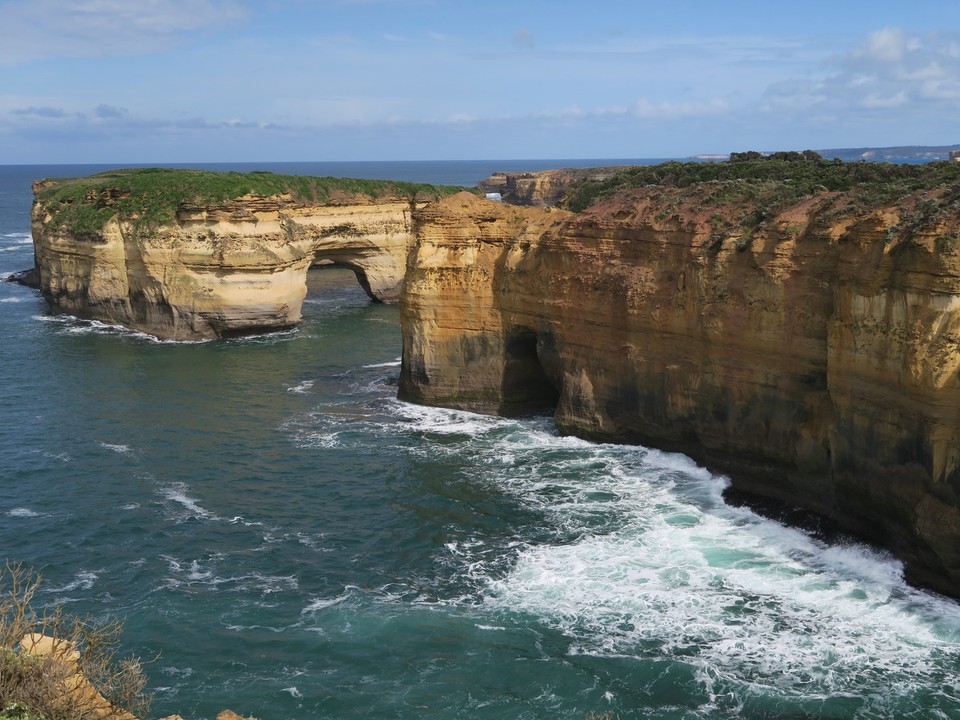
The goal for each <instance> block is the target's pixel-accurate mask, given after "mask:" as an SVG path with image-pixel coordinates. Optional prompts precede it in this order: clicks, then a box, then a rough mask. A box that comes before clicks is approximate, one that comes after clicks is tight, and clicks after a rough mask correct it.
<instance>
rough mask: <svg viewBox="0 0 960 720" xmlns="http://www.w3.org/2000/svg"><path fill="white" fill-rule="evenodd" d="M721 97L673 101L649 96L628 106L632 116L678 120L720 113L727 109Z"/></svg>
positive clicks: (644, 118) (642, 118)
mask: <svg viewBox="0 0 960 720" xmlns="http://www.w3.org/2000/svg"><path fill="white" fill-rule="evenodd" d="M729 109H730V108H729V107H728V105H727V103H726V102H725V101H724V100H723V99H722V98H712V99H710V100H706V101H698V100H691V101H684V102H673V101H670V100H660V101H656V102H655V101H652V100H650V99H649V98H645V97H643V98H640V99H638V100H637V101H636V102H635V103H634V104H633V106H632V107H631V108H630V112H631V113H632V114H633V116H634V117H636V118H639V119H640V120H679V119H680V118H692V117H704V116H710V115H722V114H725V113H727V112H728V111H729Z"/></svg>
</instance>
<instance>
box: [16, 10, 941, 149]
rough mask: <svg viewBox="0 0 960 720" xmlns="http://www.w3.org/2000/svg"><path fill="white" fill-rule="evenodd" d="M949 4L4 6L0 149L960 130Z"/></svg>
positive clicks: (609, 144) (372, 145)
mask: <svg viewBox="0 0 960 720" xmlns="http://www.w3.org/2000/svg"><path fill="white" fill-rule="evenodd" d="M958 118H960V3H958V2H955V0H910V1H909V2H908V1H905V0H869V1H862V0H830V1H824V0H804V1H803V2H793V1H791V2H783V1H782V0H765V1H764V2H759V1H756V2H755V1H754V0H724V1H722V2H721V1H720V0H657V1H656V2H649V1H648V0H609V1H606V0H581V1H579V2H568V1H567V0H549V1H548V0H486V1H484V0H261V1H259V2H255V1H254V0H72V1H71V0H0V164H33V163H151V162H157V163H159V162H167V163H178V162H183V163H190V162H272V161H275V162H278V161H326V160H330V161H333V160H337V161H339V160H464V159H552V158H567V159H572V158H597V159H602V158H610V159H616V158H667V157H687V156H691V155H698V154H712V153H718V154H721V153H728V152H731V151H742V150H761V151H771V150H803V149H807V148H812V149H823V148H839V147H866V146H888V145H951V144H954V143H957V144H960V123H958Z"/></svg>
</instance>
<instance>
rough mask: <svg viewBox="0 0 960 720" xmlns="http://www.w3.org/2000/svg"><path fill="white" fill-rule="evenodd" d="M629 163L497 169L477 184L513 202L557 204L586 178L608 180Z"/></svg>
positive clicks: (533, 204)
mask: <svg viewBox="0 0 960 720" xmlns="http://www.w3.org/2000/svg"><path fill="white" fill-rule="evenodd" d="M625 167H626V166H610V167H595V168H562V169H557V170H542V171H540V172H496V173H493V174H492V175H491V176H490V177H488V178H486V179H485V180H481V181H480V182H478V183H477V187H478V188H480V189H481V190H482V191H483V192H485V193H500V196H501V197H502V198H503V201H504V202H506V203H509V204H511V205H530V206H532V207H553V206H555V205H557V204H558V203H560V202H561V201H562V200H563V199H564V198H565V197H566V196H567V194H568V193H569V192H570V190H571V189H572V188H574V187H575V186H576V185H577V184H579V183H581V182H583V181H584V180H593V181H600V180H605V179H607V178H609V177H611V176H613V175H615V174H616V173H617V172H618V171H620V170H623V169H625Z"/></svg>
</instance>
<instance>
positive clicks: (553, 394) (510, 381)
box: [500, 329, 560, 416]
mask: <svg viewBox="0 0 960 720" xmlns="http://www.w3.org/2000/svg"><path fill="white" fill-rule="evenodd" d="M550 339H551V338H549V337H547V336H540V335H538V334H537V333H536V332H534V331H533V330H529V329H517V330H512V331H510V332H508V333H507V334H506V337H505V338H504V366H503V382H502V385H501V397H502V405H501V408H500V411H501V412H502V413H503V414H504V415H509V416H519V415H540V414H544V413H552V412H553V411H554V410H555V409H556V407H557V402H558V400H559V399H560V389H559V388H560V383H559V381H558V380H559V379H558V378H554V377H552V376H551V373H549V372H548V368H549V367H550V365H551V363H549V360H548V362H547V363H546V364H545V363H544V359H548V358H549V355H550V352H551V350H552V347H553V343H552V342H550Z"/></svg>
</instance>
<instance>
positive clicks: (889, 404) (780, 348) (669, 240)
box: [400, 181, 960, 595]
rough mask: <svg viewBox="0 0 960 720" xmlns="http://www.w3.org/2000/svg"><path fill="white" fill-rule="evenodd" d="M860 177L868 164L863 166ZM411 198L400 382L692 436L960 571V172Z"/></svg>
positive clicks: (588, 429)
mask: <svg viewBox="0 0 960 720" xmlns="http://www.w3.org/2000/svg"><path fill="white" fill-rule="evenodd" d="M857 187H859V186H857ZM857 187H854V188H853V189H850V190H846V191H830V190H827V189H825V188H823V187H816V186H814V187H813V188H812V189H811V190H810V191H802V192H794V191H793V190H791V189H790V188H789V187H787V188H786V189H785V188H784V187H783V186H782V184H777V183H769V182H766V181H765V182H762V183H760V184H757V183H753V182H749V183H740V182H730V181H718V182H706V183H702V182H698V183H694V184H688V185H684V186H682V187H670V186H668V185H661V186H652V185H651V186H646V187H643V188H634V189H624V190H621V191H619V192H618V193H615V194H613V195H610V196H609V197H607V198H605V199H601V200H600V201H599V202H596V203H594V204H593V205H592V206H591V207H589V208H588V209H586V210H584V211H583V212H580V213H578V214H573V213H567V212H562V211H549V210H537V209H534V208H517V207H510V206H505V205H500V204H497V203H492V202H489V201H485V200H480V199H477V198H474V197H471V196H468V195H457V196H454V197H452V198H447V199H446V200H443V201H441V202H439V203H436V204H432V205H429V206H427V207H425V208H424V209H423V210H422V211H420V212H419V213H418V218H419V222H418V227H419V230H418V236H417V244H416V246H415V248H414V251H413V252H412V253H411V255H410V262H409V266H408V270H407V281H406V284H405V288H404V291H403V297H402V300H401V311H402V324H403V333H404V351H403V352H404V356H403V367H402V376H401V388H400V394H401V396H402V397H405V398H408V399H411V400H416V401H419V402H426V403H435V404H440V405H446V406H451V407H458V408H465V409H470V410H479V411H483V412H513V411H522V410H525V409H529V408H531V407H534V406H536V405H537V404H538V403H539V404H540V405H541V406H545V405H551V404H552V403H554V402H556V420H557V423H558V425H559V426H560V427H561V428H563V429H564V430H566V431H568V432H572V433H576V434H580V435H584V436H588V437H593V438H597V439H604V440H614V441H631V442H634V441H636V442H642V443H645V444H650V445H653V446H656V447H661V448H667V449H672V450H677V451H682V452H685V453H687V454H689V455H691V456H692V457H694V458H695V459H697V460H698V461H699V462H701V463H704V464H706V465H707V466H708V467H710V468H711V469H714V470H717V471H720V472H723V473H727V474H728V475H729V476H730V478H731V480H732V482H733V485H734V487H737V488H740V489H743V490H746V491H749V492H752V493H757V494H760V495H763V496H767V497H773V498H778V499H780V500H784V501H786V502H788V503H791V504H794V505H798V506H800V507H804V508H808V509H812V510H814V511H816V512H818V513H820V514H822V515H824V516H827V517H829V518H832V519H834V520H836V521H837V522H838V523H839V525H840V527H842V528H843V529H845V530H847V531H852V532H855V533H857V534H858V535H860V536H862V537H866V538H868V539H872V540H874V541H877V542H879V543H881V544H883V545H884V546H886V547H888V548H891V549H892V550H893V551H894V552H895V553H896V554H897V555H898V556H899V557H901V558H903V559H905V560H906V561H907V571H908V575H909V577H910V578H911V579H912V580H914V581H916V582H920V583H922V584H925V585H928V586H932V587H935V588H937V589H939V590H941V591H944V592H947V593H950V594H953V595H960V469H958V468H960V409H958V408H960V377H958V367H960V254H958V246H960V240H958V237H960V235H958V233H960V188H958V186H957V184H956V183H953V184H946V185H938V186H936V187H932V188H928V189H921V190H919V191H914V190H912V189H911V188H909V187H906V186H904V187H902V188H899V189H894V190H893V191H890V192H885V193H880V192H873V190H870V192H867V191H864V190H863V189H862V188H861V189H857Z"/></svg>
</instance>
